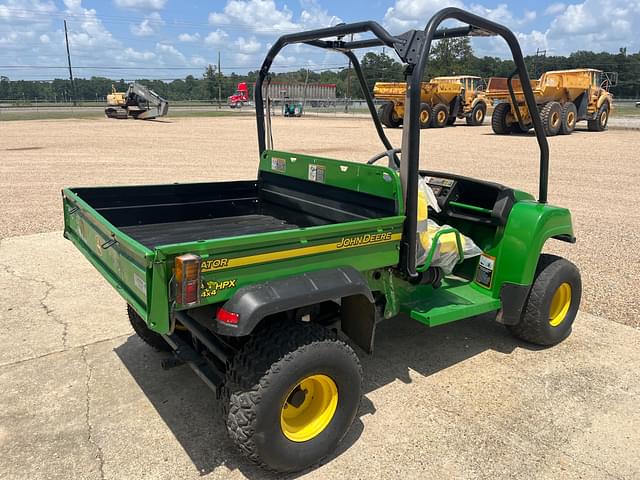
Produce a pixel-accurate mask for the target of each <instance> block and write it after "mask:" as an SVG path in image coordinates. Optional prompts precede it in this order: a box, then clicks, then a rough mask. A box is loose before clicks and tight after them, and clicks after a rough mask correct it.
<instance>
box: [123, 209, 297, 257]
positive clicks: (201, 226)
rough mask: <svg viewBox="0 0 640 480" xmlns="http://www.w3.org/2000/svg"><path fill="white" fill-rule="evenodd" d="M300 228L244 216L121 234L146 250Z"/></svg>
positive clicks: (136, 227) (162, 225)
mask: <svg viewBox="0 0 640 480" xmlns="http://www.w3.org/2000/svg"><path fill="white" fill-rule="evenodd" d="M292 228H298V225H294V224H291V223H288V222H287V221H286V220H281V219H278V218H275V217H272V216H270V215H242V216H237V217H223V218H205V219H202V220H189V221H186V222H185V221H182V222H167V223H151V224H148V225H130V226H128V227H122V228H120V230H121V231H122V232H124V233H126V234H127V235H129V236H130V237H131V238H134V239H136V240H137V241H138V242H140V243H142V244H143V245H144V246H145V247H148V248H151V249H153V248H155V247H157V246H159V245H168V244H172V243H182V242H195V241H198V240H214V239H216V238H225V237H236V236H239V235H251V234H255V233H266V232H276V231H280V230H290V229H292Z"/></svg>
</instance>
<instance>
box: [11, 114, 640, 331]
mask: <svg viewBox="0 0 640 480" xmlns="http://www.w3.org/2000/svg"><path fill="white" fill-rule="evenodd" d="M581 128H583V129H584V127H581ZM388 133H389V136H390V138H391V140H392V142H394V143H395V144H396V145H399V144H400V132H399V131H396V130H394V131H388ZM423 133H424V134H423V135H422V146H423V147H422V150H421V158H422V160H421V165H422V167H423V168H430V169H434V170H443V171H451V172H455V173H462V174H465V175H469V176H475V177H478V178H484V179H488V180H494V181H497V182H501V183H504V184H506V185H510V186H513V187H515V188H519V189H523V190H527V191H530V192H536V191H537V181H538V153H537V152H538V151H537V146H536V142H535V140H534V138H533V137H531V136H506V137H499V136H496V135H493V134H492V132H491V129H490V128H489V127H488V126H484V127H467V126H464V125H460V126H458V127H456V128H445V129H439V130H435V129H432V130H428V131H425V132H423ZM274 140H275V145H276V148H279V149H283V150H287V149H290V150H294V151H300V152H304V153H311V154H316V155H320V156H326V157H333V158H341V159H346V160H354V161H364V160H366V159H367V158H369V157H370V156H371V155H373V154H374V153H376V152H378V151H380V150H382V147H381V145H380V142H379V141H378V140H377V138H376V135H375V131H374V129H373V127H372V124H371V122H370V121H368V120H364V119H355V118H350V119H347V118H345V119H342V118H301V119H284V118H279V117H278V118H275V119H274ZM549 140H550V146H551V170H550V183H549V201H550V202H551V203H553V204H556V205H561V206H565V207H568V208H569V209H571V211H572V213H573V216H574V222H575V230H576V236H577V237H578V243H577V244H576V245H567V244H563V243H561V242H549V243H548V244H547V248H548V250H549V251H551V252H554V253H558V254H561V255H564V256H566V257H567V258H569V259H570V260H572V261H573V262H575V263H576V264H577V265H578V266H579V267H580V269H581V271H582V276H583V282H584V290H585V291H584V299H583V310H584V311H587V312H589V313H592V314H595V315H598V316H602V317H605V318H609V319H611V320H614V321H617V322H620V323H624V324H627V325H631V326H634V327H636V328H639V327H640V315H639V311H640V308H639V307H638V304H637V302H636V298H635V292H637V284H638V280H639V275H638V271H639V270H640V261H639V260H638V255H639V252H640V211H639V210H638V208H637V206H638V198H640V166H639V163H638V158H639V154H638V152H639V151H640V132H637V131H624V130H610V131H608V132H604V133H591V132H586V131H585V130H578V131H576V132H575V133H574V134H573V135H570V136H558V137H554V138H551V139H549ZM452 154H453V155H455V156H452ZM0 158H1V159H2V160H1V162H0V188H2V191H3V193H4V198H5V201H4V202H2V204H1V205H0V217H1V218H2V222H1V223H0V238H5V237H13V236H18V235H26V234H30V233H36V232H47V231H55V230H60V229H61V228H62V215H61V209H60V189H61V188H62V187H63V186H83V185H111V184H135V183H168V182H174V181H180V182H188V181H206V180H230V179H243V178H244V179H248V178H252V177H253V176H254V175H255V170H256V165H257V145H256V139H255V122H254V120H253V119H252V118H250V117H246V118H245V117H238V118H224V117H220V118H171V119H167V120H163V121H156V122H136V121H113V120H107V119H95V120H49V121H46V120H42V121H25V122H22V121H16V122H6V123H4V122H3V123H0Z"/></svg>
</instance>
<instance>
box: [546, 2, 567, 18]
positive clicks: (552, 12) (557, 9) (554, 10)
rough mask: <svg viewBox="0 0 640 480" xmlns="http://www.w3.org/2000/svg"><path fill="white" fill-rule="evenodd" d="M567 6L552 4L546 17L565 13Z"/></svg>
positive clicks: (547, 10) (547, 9)
mask: <svg viewBox="0 0 640 480" xmlns="http://www.w3.org/2000/svg"><path fill="white" fill-rule="evenodd" d="M566 7H567V6H566V5H565V4H564V3H552V4H551V5H549V6H548V7H547V8H546V9H545V11H544V14H545V15H557V14H558V13H560V12H562V11H564V9H565V8H566Z"/></svg>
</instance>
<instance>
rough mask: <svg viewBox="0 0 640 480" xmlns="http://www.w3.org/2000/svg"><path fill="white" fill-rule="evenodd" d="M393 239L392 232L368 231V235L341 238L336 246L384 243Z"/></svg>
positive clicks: (347, 246) (345, 246)
mask: <svg viewBox="0 0 640 480" xmlns="http://www.w3.org/2000/svg"><path fill="white" fill-rule="evenodd" d="M390 240H391V232H387V233H367V234H366V235H358V236H357V237H345V238H343V239H341V240H340V241H339V242H338V244H337V245H336V248H350V247H359V246H360V245H367V244H370V243H383V242H388V241H390Z"/></svg>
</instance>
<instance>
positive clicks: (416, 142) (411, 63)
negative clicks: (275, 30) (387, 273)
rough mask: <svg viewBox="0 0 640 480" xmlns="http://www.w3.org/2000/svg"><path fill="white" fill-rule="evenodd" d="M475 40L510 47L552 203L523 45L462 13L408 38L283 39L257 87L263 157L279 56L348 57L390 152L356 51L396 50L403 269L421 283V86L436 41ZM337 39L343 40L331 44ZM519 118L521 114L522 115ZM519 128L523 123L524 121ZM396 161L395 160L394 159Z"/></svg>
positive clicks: (543, 194) (367, 27)
mask: <svg viewBox="0 0 640 480" xmlns="http://www.w3.org/2000/svg"><path fill="white" fill-rule="evenodd" d="M449 19H454V20H458V21H460V22H462V23H464V24H466V25H464V26H462V27H455V28H444V29H438V27H439V26H440V24H441V23H442V22H444V21H445V20H449ZM364 32H370V33H372V34H373V35H374V37H375V38H372V39H366V40H356V41H350V42H345V41H343V40H342V39H343V38H344V37H345V36H346V35H349V34H352V33H364ZM470 35H482V36H485V35H499V36H501V37H502V38H503V39H504V40H505V41H506V42H507V45H508V46H509V49H510V50H511V54H512V56H513V60H514V63H515V65H516V69H515V71H514V72H513V74H512V75H511V77H510V79H511V78H513V77H514V76H515V75H517V76H518V78H519V79H520V83H521V84H522V91H523V94H524V98H525V103H526V104H527V108H528V110H529V114H530V116H531V121H532V123H533V128H534V130H535V134H536V139H537V141H538V146H539V147H540V181H539V192H538V202H540V203H546V202H547V185H548V181H549V144H548V143H547V138H546V136H545V134H544V131H543V128H542V121H541V119H540V114H539V112H538V108H537V105H536V102H535V98H534V96H533V90H532V89H531V83H530V80H529V74H528V72H527V67H526V65H525V63H524V58H523V56H522V51H521V49H520V45H519V44H518V40H517V39H516V37H515V35H514V34H513V32H511V30H509V29H508V28H506V27H504V26H502V25H500V24H498V23H495V22H492V21H490V20H487V19H485V18H482V17H479V16H477V15H474V14H471V13H468V12H465V11H464V10H460V9H459V8H445V9H443V10H440V11H439V12H437V13H436V14H435V15H434V16H433V17H432V18H431V20H429V23H428V24H427V26H426V28H425V29H424V31H415V30H410V31H408V32H406V33H404V34H402V35H398V36H393V35H391V34H389V33H388V32H387V31H386V30H385V29H384V28H383V27H382V26H380V25H379V24H378V23H376V22H358V23H351V24H341V25H336V26H335V27H329V28H321V29H317V30H310V31H307V32H300V33H294V34H289V35H283V36H282V37H280V38H279V39H278V40H277V41H276V43H275V44H274V45H273V46H272V47H271V49H270V50H269V52H268V53H267V56H266V58H265V60H264V62H263V63H262V67H261V68H260V72H259V75H258V79H257V81H256V87H255V94H254V96H255V103H256V120H257V128H258V148H259V151H260V155H262V153H263V152H264V151H265V149H266V144H265V125H264V99H263V83H264V80H265V79H266V78H267V75H268V73H269V69H270V68H271V64H272V63H273V59H274V58H275V56H276V55H277V54H278V53H279V52H280V50H282V48H284V47H285V46H286V45H289V44H293V43H305V44H307V45H311V46H314V47H319V48H325V49H332V50H336V51H339V52H342V53H343V54H345V55H346V56H347V57H348V58H349V59H350V60H351V62H352V64H353V66H354V70H355V72H356V76H357V78H358V81H359V83H360V86H361V88H362V92H363V94H364V96H365V100H366V102H367V106H368V108H369V112H370V113H371V116H372V118H373V122H374V124H375V127H376V131H377V133H378V136H379V137H380V140H381V141H382V143H383V145H384V146H385V148H386V149H387V150H391V149H392V146H391V143H390V142H389V140H388V138H387V137H386V135H385V133H384V130H383V128H382V125H381V123H380V119H379V118H378V116H377V115H376V112H375V106H374V104H373V99H372V98H371V93H370V92H369V90H368V88H367V85H366V82H365V80H364V76H363V74H362V69H361V68H360V64H359V62H358V60H357V58H356V56H355V55H354V54H353V52H352V50H354V49H357V48H371V47H375V46H388V47H391V48H393V49H394V50H395V52H396V53H397V54H398V56H399V57H400V59H401V60H402V61H403V62H404V63H405V65H406V67H405V76H406V82H407V93H406V100H405V113H404V125H403V132H402V159H403V161H402V162H401V163H400V179H401V181H402V187H403V195H404V198H403V200H404V206H405V216H406V217H405V223H404V230H403V236H402V237H403V238H402V241H401V248H400V268H401V270H402V271H403V273H404V274H405V275H406V276H407V277H409V278H415V277H416V276H417V275H418V274H417V272H416V246H417V235H416V223H417V217H416V213H417V200H418V175H419V171H418V169H419V158H420V124H419V113H420V83H421V81H422V77H423V75H424V73H425V68H426V65H427V61H428V58H429V52H430V50H431V43H432V41H433V40H438V39H441V38H452V37H460V36H470ZM332 37H337V40H326V39H327V38H332ZM517 113H518V114H519V112H517ZM518 122H519V123H520V122H521V119H520V115H518ZM394 155H395V154H394Z"/></svg>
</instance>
